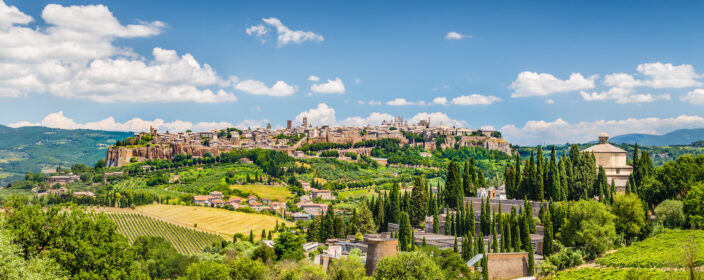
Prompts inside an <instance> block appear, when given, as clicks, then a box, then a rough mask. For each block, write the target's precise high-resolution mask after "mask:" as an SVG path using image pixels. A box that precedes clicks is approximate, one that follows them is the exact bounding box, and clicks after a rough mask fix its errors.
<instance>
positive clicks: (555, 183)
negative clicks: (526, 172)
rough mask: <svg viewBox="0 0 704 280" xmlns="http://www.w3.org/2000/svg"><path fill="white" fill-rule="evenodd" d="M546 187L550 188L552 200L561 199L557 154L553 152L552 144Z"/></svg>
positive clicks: (553, 146)
mask: <svg viewBox="0 0 704 280" xmlns="http://www.w3.org/2000/svg"><path fill="white" fill-rule="evenodd" d="M547 181H548V183H549V186H548V189H549V190H550V197H551V198H552V200H553V201H560V200H562V187H561V180H560V169H559V167H558V166H557V155H556V153H555V145H552V149H551V151H550V171H549V172H548V180H547Z"/></svg>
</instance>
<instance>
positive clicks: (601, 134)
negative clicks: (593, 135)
mask: <svg viewBox="0 0 704 280" xmlns="http://www.w3.org/2000/svg"><path fill="white" fill-rule="evenodd" d="M599 137H609V134H607V133H606V132H602V133H599Z"/></svg>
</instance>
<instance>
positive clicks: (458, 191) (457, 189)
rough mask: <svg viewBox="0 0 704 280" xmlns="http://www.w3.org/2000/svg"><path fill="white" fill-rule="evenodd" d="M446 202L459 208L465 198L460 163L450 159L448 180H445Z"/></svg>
mask: <svg viewBox="0 0 704 280" xmlns="http://www.w3.org/2000/svg"><path fill="white" fill-rule="evenodd" d="M444 192H445V194H444V196H445V204H446V205H447V206H448V207H449V208H457V207H458V206H459V205H460V203H461V201H462V199H463V198H464V191H463V190H462V174H461V172H460V168H459V165H458V164H457V163H456V162H454V161H450V165H449V166H448V169H447V180H446V181H445V190H444Z"/></svg>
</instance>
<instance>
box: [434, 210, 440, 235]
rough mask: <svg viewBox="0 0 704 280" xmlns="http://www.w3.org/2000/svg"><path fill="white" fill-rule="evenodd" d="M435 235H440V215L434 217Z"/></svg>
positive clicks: (436, 214)
mask: <svg viewBox="0 0 704 280" xmlns="http://www.w3.org/2000/svg"><path fill="white" fill-rule="evenodd" d="M433 233H435V234H438V233H440V218H439V217H438V213H435V214H434V215H433Z"/></svg>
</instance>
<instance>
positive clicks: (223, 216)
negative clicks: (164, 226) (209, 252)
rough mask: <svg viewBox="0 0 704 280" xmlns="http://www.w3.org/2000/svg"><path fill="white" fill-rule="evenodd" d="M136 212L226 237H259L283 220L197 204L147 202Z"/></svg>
mask: <svg viewBox="0 0 704 280" xmlns="http://www.w3.org/2000/svg"><path fill="white" fill-rule="evenodd" d="M136 212H139V213H142V214H145V215H148V216H152V217H155V218H159V219H162V220H165V221H170V222H173V223H177V224H181V225H184V226H188V227H191V228H193V225H194V224H198V226H197V228H198V229H200V230H205V231H209V232H213V233H217V234H220V235H224V236H228V237H231V236H233V235H234V234H235V233H243V234H249V231H250V230H252V231H254V234H255V235H256V236H259V234H261V232H262V229H265V230H267V231H268V230H273V229H274V226H275V225H276V220H278V221H279V224H281V223H284V222H285V220H283V219H281V218H277V217H274V216H268V215H260V214H248V213H242V212H235V211H229V210H225V209H218V208H210V207H198V206H179V205H164V204H151V205H144V206H139V207H137V209H136ZM286 223H287V224H288V225H292V224H291V223H289V222H286Z"/></svg>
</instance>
